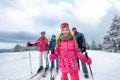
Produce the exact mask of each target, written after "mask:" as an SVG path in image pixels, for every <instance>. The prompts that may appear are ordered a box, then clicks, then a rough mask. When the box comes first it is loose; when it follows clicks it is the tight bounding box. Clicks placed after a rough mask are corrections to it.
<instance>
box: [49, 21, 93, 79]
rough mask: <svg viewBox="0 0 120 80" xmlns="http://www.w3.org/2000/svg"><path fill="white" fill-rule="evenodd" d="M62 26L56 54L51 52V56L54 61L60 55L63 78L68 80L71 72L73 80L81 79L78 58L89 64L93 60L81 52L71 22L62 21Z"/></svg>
mask: <svg viewBox="0 0 120 80" xmlns="http://www.w3.org/2000/svg"><path fill="white" fill-rule="evenodd" d="M60 28H61V34H60V36H59V38H58V40H57V45H56V47H55V50H54V54H50V56H49V58H50V60H51V61H53V60H55V59H56V58H57V57H58V61H59V63H58V65H59V69H60V70H61V73H62V76H61V80H68V76H67V74H68V73H69V74H70V77H71V80H79V74H78V63H77V61H76V58H78V59H80V60H81V61H83V62H86V63H87V64H88V65H90V64H91V63H92V61H91V59H90V58H88V59H87V58H86V56H85V55H83V54H82V53H81V52H80V50H79V48H78V45H77V43H76V41H75V39H74V38H73V36H72V34H71V32H70V29H69V24H68V23H62V24H61V25H60Z"/></svg>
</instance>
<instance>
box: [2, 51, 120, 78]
mask: <svg viewBox="0 0 120 80" xmlns="http://www.w3.org/2000/svg"><path fill="white" fill-rule="evenodd" d="M87 52H88V55H89V56H90V57H91V58H92V61H93V64H92V65H91V68H92V72H93V76H94V80H120V76H119V74H120V54H119V53H110V52H104V51H93V50H88V51H87ZM30 54H31V61H32V62H31V63H32V72H33V74H34V73H35V72H36V71H37V69H38V67H39V52H38V51H30ZM29 59H30V58H29V51H27V52H15V53H1V54H0V80H28V78H29V76H30V75H31V70H30V61H29ZM44 66H45V64H44ZM88 71H89V67H88ZM68 76H69V75H68ZM79 76H80V80H92V78H91V75H90V71H89V76H90V78H89V79H85V78H84V77H83V72H82V70H80V71H79ZM37 77H38V76H37ZM60 77H61V73H60V72H59V73H58V75H57V76H56V80H60ZM69 77H70V76H69ZM36 79H37V78H36ZM41 80H50V73H49V72H48V73H47V76H46V78H42V79H41ZM69 80H70V79H69Z"/></svg>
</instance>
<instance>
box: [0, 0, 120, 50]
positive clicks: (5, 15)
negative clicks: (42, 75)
mask: <svg viewBox="0 0 120 80" xmlns="http://www.w3.org/2000/svg"><path fill="white" fill-rule="evenodd" d="M115 15H120V0H0V45H1V46H0V49H4V48H13V47H14V46H15V45H16V44H23V45H26V44H27V42H31V43H33V42H35V41H36V40H37V38H38V37H39V36H40V32H41V31H46V37H47V38H49V39H50V37H51V35H52V34H55V35H57V36H59V34H60V24H61V23H63V22H68V23H69V25H70V29H71V28H72V27H76V28H77V29H78V31H79V32H82V33H84V35H85V38H86V41H87V42H88V43H91V42H92V40H95V41H96V43H102V41H103V37H104V36H105V34H106V32H107V31H108V30H109V27H110V25H111V22H112V19H113V18H114V16H115Z"/></svg>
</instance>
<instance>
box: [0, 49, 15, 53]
mask: <svg viewBox="0 0 120 80" xmlns="http://www.w3.org/2000/svg"><path fill="white" fill-rule="evenodd" d="M13 51H14V50H13V49H1V50H0V53H5V52H13Z"/></svg>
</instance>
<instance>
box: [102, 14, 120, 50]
mask: <svg viewBox="0 0 120 80" xmlns="http://www.w3.org/2000/svg"><path fill="white" fill-rule="evenodd" d="M119 46H120V16H117V15H116V16H115V17H114V18H113V20H112V24H111V26H110V29H109V31H108V32H107V34H106V35H105V37H104V39H103V50H106V51H110V52H120V49H119Z"/></svg>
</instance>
